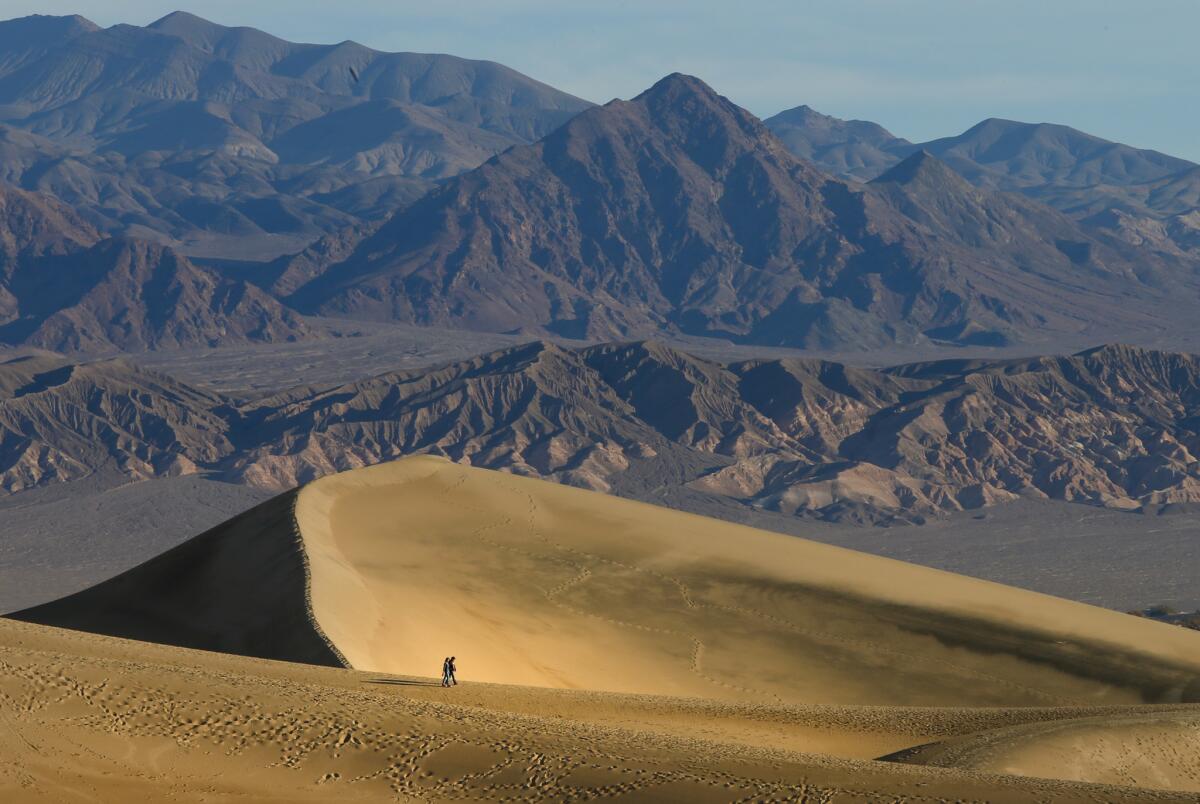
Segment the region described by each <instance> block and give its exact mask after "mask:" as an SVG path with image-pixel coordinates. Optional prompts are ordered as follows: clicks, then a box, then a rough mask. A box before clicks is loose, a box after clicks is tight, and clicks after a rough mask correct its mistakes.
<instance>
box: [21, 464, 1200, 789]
mask: <svg viewBox="0 0 1200 804" xmlns="http://www.w3.org/2000/svg"><path fill="white" fill-rule="evenodd" d="M293 504H294V506H295V510H294V518H293V517H292V516H291V513H290V512H291V510H292V506H293ZM256 577H258V578H261V579H262V582H261V583H255V578H256ZM239 607H241V608H242V609H246V611H245V613H244V615H242V616H239V614H238V609H239ZM251 609H252V610H251ZM22 619H27V620H32V622H19V621H16V620H0V801H2V802H8V801H14V802H21V801H105V802H107V801H122V802H123V801H131V800H139V799H140V800H145V801H159V800H176V801H279V802H284V801H330V800H339V801H340V800H346V801H426V800H428V801H455V800H471V801H498V800H505V801H590V800H597V799H605V800H609V799H615V800H618V801H622V802H625V801H629V802H637V801H697V802H706V801H712V802H723V801H743V802H749V801H812V802H867V801H881V800H882V801H907V802H943V801H1067V802H1071V801H1088V802H1110V801H1111V802H1126V801H1128V802H1133V801H1197V800H1198V799H1200V783H1198V781H1197V775H1196V771H1195V769H1196V768H1198V767H1200V704H1197V703H1195V701H1196V700H1197V698H1198V697H1200V695H1198V692H1200V687H1198V682H1197V678H1198V677H1200V635H1198V634H1196V633H1194V632H1189V631H1185V630H1184V629H1180V628H1176V627H1172V626H1167V625H1162V624H1159V623H1153V622H1149V621H1146V620H1143V619H1139V618H1135V617H1130V616H1128V615H1123V614H1119V613H1115V612H1111V611H1105V610H1101V609H1096V608H1093V607H1090V606H1085V605H1081V604H1077V603H1071V602H1068V601H1065V600H1059V599H1056V598H1051V597H1047V596H1044V595H1038V594H1034V593H1030V592H1025V591H1022V590H1018V589H1013V588H1009V587H1004V586H1000V585H997V584H992V583H987V582H984V581H979V580H974V579H971V578H966V577H962V576H956V575H952V574H948V573H944V572H939V571H935V570H931V569H926V568H922V567H917V566H913V565H908V564H904V563H900V562H895V561H890V560H887V559H883V558H877V557H872V556H867V555H864V554H860V553H856V552H852V551H848V550H842V549H839V548H834V547H829V546H825V545H820V544H816V543H813V542H808V541H805V540H803V539H797V538H794V537H790V536H781V535H777V534H772V533H766V532H763V531H757V530H753V529H749V528H743V527H738V526H735V525H730V524H728V523H723V522H718V521H715V520H709V519H705V518H702V517H696V516H691V515H687V514H682V513H679V512H675V511H670V510H667V509H661V508H656V507H654V506H649V505H643V504H639V503H634V502H630V501H627V500H622V499H618V498H613V497H608V496H605V495H601V494H596V493H592V492H586V491H581V490H577V489H571V488H566V487H562V486H557V485H554V484H551V483H546V482H543V481H537V480H530V479H525V478H520V477H516V476H513V475H510V474H504V473H498V472H490V471H485V470H479V469H472V468H469V467H464V466H461V465H457V464H453V463H450V462H447V461H444V460H440V459H436V458H410V459H405V460H403V461H398V462H395V463H392V464H386V465H381V466H378V467H372V468H369V469H362V470H356V471H353V472H348V473H343V474H340V475H333V476H329V477H326V478H324V479H322V480H319V481H317V482H315V483H312V484H310V485H308V486H306V487H305V488H304V489H302V490H301V491H300V493H299V494H298V495H297V494H294V493H293V494H289V495H284V496H282V497H280V498H279V499H278V501H277V502H276V503H268V504H265V505H264V506H260V507H259V508H257V509H254V510H253V511H251V512H248V513H247V514H245V515H243V516H241V517H239V518H237V519H235V520H232V521H231V522H230V523H228V526H227V527H223V528H218V529H215V530H214V531H209V532H208V533H206V534H203V535H202V536H200V537H198V538H197V539H195V540H193V541H192V542H189V543H187V544H185V545H182V546H181V547H180V548H176V549H175V550H173V551H171V552H170V553H167V554H164V555H163V556H159V557H156V558H155V559H152V560H150V561H148V562H146V564H144V565H142V566H141V567H138V568H135V569H134V570H131V571H129V572H127V573H124V574H123V575H121V576H119V577H118V578H116V579H113V580H112V581H109V582H106V583H104V584H100V585H98V586H97V587H94V588H93V589H92V590H87V591H86V592H84V593H80V594H78V595H75V596H72V597H69V598H65V599H63V600H61V601H57V602H56V603H54V604H51V605H48V606H45V607H39V609H36V610H30V612H26V613H24V616H23V617H22ZM55 621H58V622H60V623H70V624H72V625H73V627H75V628H80V629H83V630H65V629H61V628H55V627H52V626H51V625H47V624H44V623H53V622H55ZM272 623H275V624H276V625H275V626H274V628H273V629H272V625H271V624H272ZM84 630H87V631H100V632H102V633H109V634H112V633H120V634H123V635H125V636H134V637H136V638H137V639H155V640H159V641H168V638H175V637H177V639H176V641H177V642H178V643H179V644H193V645H206V646H210V647H213V646H215V647H219V648H220V649H221V650H244V651H246V652H251V651H260V652H259V653H258V654H257V655H260V656H261V655H270V654H272V653H273V652H274V655H277V656H288V657H289V658H303V660H304V661H309V660H310V659H308V658H304V657H309V656H311V657H314V658H313V659H312V660H314V661H323V662H326V663H334V662H336V661H338V660H339V659H341V660H344V661H345V662H346V663H347V664H348V665H349V666H350V668H352V669H343V668H338V667H320V666H315V665H309V664H299V663H286V662H279V661H271V660H268V659H261V658H250V657H249V656H244V655H243V656H237V655H230V654H227V653H216V652H206V651H198V650H192V649H188V648H185V647H168V646H166V645H162V644H151V643H150V642H145V641H133V640H132V639H118V638H115V637H113V636H102V635H99V634H97V633H84V632H83V631H84ZM446 655H455V656H456V657H457V659H458V665H459V677H460V680H461V681H462V684H460V685H459V686H457V687H454V688H451V689H445V688H443V687H441V686H440V684H438V683H437V681H436V680H433V679H431V678H430V676H433V675H434V674H436V673H438V672H440V666H441V660H442V658H443V657H444V656H446ZM875 758H886V760H887V761H877V760H876V759H875Z"/></svg>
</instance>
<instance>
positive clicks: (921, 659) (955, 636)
mask: <svg viewBox="0 0 1200 804" xmlns="http://www.w3.org/2000/svg"><path fill="white" fill-rule="evenodd" d="M296 517H297V522H298V523H299V526H300V532H301V534H302V537H303V541H304V547H305V550H306V552H307V554H308V556H309V561H310V565H311V568H312V590H311V593H312V604H313V612H314V615H315V617H316V620H317V622H318V624H319V626H320V628H321V630H322V631H323V633H324V634H326V635H327V636H328V638H329V639H330V640H331V642H332V643H333V644H334V645H336V646H337V648H338V649H339V651H340V652H341V654H342V655H343V656H344V657H345V658H346V660H347V661H348V663H349V664H350V665H351V666H353V667H356V668H359V669H367V670H378V671H387V672H398V673H410V674H420V673H433V672H436V671H437V669H438V668H439V667H440V663H441V659H442V657H443V656H446V655H456V656H457V657H458V663H459V666H460V669H461V671H462V673H463V674H464V676H466V677H468V678H471V679H477V680H484V681H492V682H500V683H512V684H529V685H536V686H545V687H559V688H567V689H572V688H579V689H593V690H608V691H615V692H636V693H652V694H663V695H689V696H700V697H707V698H719V699H726V700H741V701H751V702H762V703H824V704H882V705H897V704H898V705H935V706H980V705H986V706H992V705H1062V704H1070V705H1079V704H1100V703H1112V704H1128V703H1141V702H1169V701H1187V700H1194V699H1196V698H1197V697H1198V696H1200V684H1198V682H1197V678H1198V676H1200V635H1197V634H1195V633H1190V632H1186V631H1184V630H1183V629H1178V628H1172V627H1169V626H1164V625H1160V624H1157V623H1149V622H1145V621H1143V620H1140V619H1137V618H1133V617H1129V616H1127V615H1123V614H1118V613H1115V612H1111V611H1106V610H1102V609H1097V608H1093V607H1090V606H1085V605H1082V604H1077V603H1071V602H1068V601H1064V600H1059V599H1055V598H1051V597H1047V596H1044V595H1038V594H1035V593H1031V592H1025V591H1021V590H1017V589H1013V588H1010V587H1003V586H999V585H996V584H991V583H987V582H983V581H978V580H974V579H970V578H966V577H962V576H955V575H951V574H948V573H943V572H939V571H936V570H931V569H927V568H923V567H917V566H914V565H909V564H903V563H900V562H895V561H891V560H887V559H882V558H877V557H872V556H867V555H864V554H861V553H856V552H852V551H847V550H842V549H839V548H834V547H829V546H826V545H820V544H816V543H813V542H808V541H806V540H803V539H796V538H793V537H788V536H782V535H778V534H772V533H767V532H764V531H757V530H753V529H750V528H745V527H739V526H735V525H730V524H727V523H724V522H719V521H716V520H711V519H706V518H703V517H697V516H692V515H688V514H682V513H678V512H675V511H670V510H667V509H662V508H657V507H654V506H650V505H645V504H642V503H636V502H631V501H627V500H622V499H615V498H612V497H607V496H604V495H599V494H596V493H593V492H587V491H582V490H579V489H573V488H568V487H564V486H559V485H554V484H550V483H545V482H543V481H539V480H532V479H527V478H521V477H516V476H513V475H508V474H503V473H497V472H491V471H485V470H479V469H473V468H470V467H464V466H461V465H458V464H453V463H450V462H448V461H445V460H441V459H438V458H430V457H420V458H410V459H405V460H402V461H398V462H394V463H391V464H384V465H380V466H376V467H371V468H368V469H363V470H357V471H354V472H347V473H343V474H340V475H333V476H329V477H326V478H324V479H322V480H319V481H317V482H315V483H312V484H310V485H309V486H307V487H305V488H304V489H303V490H302V491H301V492H300V495H299V497H298V500H297V505H296Z"/></svg>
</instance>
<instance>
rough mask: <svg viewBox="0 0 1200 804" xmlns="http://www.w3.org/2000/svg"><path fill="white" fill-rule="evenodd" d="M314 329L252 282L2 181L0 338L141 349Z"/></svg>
mask: <svg viewBox="0 0 1200 804" xmlns="http://www.w3.org/2000/svg"><path fill="white" fill-rule="evenodd" d="M313 334H314V333H313V331H312V329H311V328H310V327H309V325H308V324H306V323H305V322H304V321H303V320H302V319H301V318H300V316H298V315H296V314H295V313H294V312H292V311H291V310H289V309H287V308H286V307H284V306H283V305H282V304H280V303H279V302H278V301H276V300H275V299H274V298H273V297H271V296H270V295H268V294H267V293H266V292H265V291H263V290H261V289H259V288H258V287H256V286H254V285H251V284H249V283H248V282H246V281H243V280H239V279H235V278H229V277H226V276H224V275H222V274H220V273H218V272H216V271H213V270H210V269H207V268H203V267H199V266H197V265H195V264H194V263H192V262H191V261H189V260H188V259H187V258H186V257H184V256H182V255H181V254H179V253H177V252H176V251H174V250H172V249H170V248H167V247H164V246H161V245H158V244H156V243H150V242H147V241H141V240H134V239H128V238H102V237H101V235H100V234H99V233H98V232H97V231H96V230H95V229H94V228H92V227H91V226H90V225H88V224H87V223H85V222H84V221H82V220H80V219H79V217H78V216H76V215H75V213H74V212H73V211H72V210H71V209H70V208H68V207H66V206H65V205H63V204H61V203H60V202H57V201H55V200H54V199H52V198H49V197H47V196H43V195H40V194H36V193H29V192H25V191H22V190H17V189H15V188H11V187H6V186H4V185H2V184H0V343H4V344H7V345H25V346H36V347H41V348H45V349H52V350H58V351H74V352H105V351H113V350H134V351H140V350H145V349H157V348H163V347H170V346H211V345H215V344H217V343H237V342H245V341H287V340H296V339H298V338H305V337H309V336H311V335H313Z"/></svg>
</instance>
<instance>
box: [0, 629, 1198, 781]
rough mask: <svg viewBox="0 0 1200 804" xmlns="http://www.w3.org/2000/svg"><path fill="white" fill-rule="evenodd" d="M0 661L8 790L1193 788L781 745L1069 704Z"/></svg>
mask: <svg viewBox="0 0 1200 804" xmlns="http://www.w3.org/2000/svg"><path fill="white" fill-rule="evenodd" d="M0 670H2V671H3V672H2V673H0V726H2V727H0V800H2V801H5V802H26V801H28V802H63V801H81V802H82V801H105V802H110V801H111V802H124V801H135V800H144V801H162V800H171V801H183V802H200V801H208V802H212V801H243V802H244V801H273V802H300V801H334V800H337V801H425V800H429V801H464V800H465V801H492V800H508V801H588V800H595V799H600V798H603V799H606V800H608V799H614V800H617V801H621V802H639V801H696V802H725V801H814V802H839V803H840V802H869V801H895V800H904V801H908V802H948V801H991V802H1023V801H1036V800H1040V801H1050V800H1053V801H1061V802H1135V801H1138V802H1140V801H1164V802H1166V801H1171V802H1182V801H1194V800H1195V796H1194V794H1190V793H1181V792H1170V791H1148V790H1144V789H1138V788H1131V787H1128V786H1109V785H1093V784H1078V783H1072V782H1055V781H1046V780H1038V779H1025V778H1020V777H1015V776H1003V775H997V774H993V773H980V772H977V771H973V770H959V769H955V768H950V769H944V768H927V767H920V766H911V765H906V764H901V763H891V762H871V761H865V760H861V759H842V758H837V757H834V756H820V755H816V754H809V753H802V752H799V751H797V750H795V749H794V748H792V747H791V746H790V745H785V743H786V742H787V738H786V737H785V735H789V734H792V735H800V734H801V731H802V730H801V729H799V728H798V727H800V726H804V727H805V728H807V730H808V731H809V732H810V733H811V734H812V735H814V737H812V738H807V739H808V740H809V744H810V745H812V746H814V747H815V746H819V745H820V744H821V740H820V737H819V735H821V734H822V733H828V734H829V735H831V738H830V739H832V740H836V741H845V740H846V738H847V737H848V736H850V735H852V734H854V733H855V732H858V733H860V734H863V735H864V737H865V736H867V735H869V734H872V733H874V734H890V735H891V736H892V738H893V739H894V738H896V737H898V736H900V735H901V734H903V733H905V732H907V734H905V735H904V737H903V739H906V740H908V741H911V742H928V739H927V737H928V734H929V733H931V732H939V731H940V732H949V733H955V732H960V731H961V730H963V729H969V728H973V727H977V726H981V725H982V726H987V725H993V726H995V725H996V724H998V723H1006V722H1007V723H1011V722H1021V721H1022V720H1026V721H1028V720H1033V721H1035V722H1040V721H1041V720H1042V719H1045V718H1050V719H1053V718H1061V717H1066V716H1069V715H1070V714H1071V713H1070V712H1069V711H1067V710H1043V709H1029V710H979V711H974V712H972V711H960V710H939V709H931V710H903V709H870V708H868V709H862V708H821V707H816V708H808V707H767V706H751V707H746V706H743V705H738V704H732V703H723V702H718V701H702V700H687V699H682V700H681V699H671V698H662V697H651V696H621V695H613V694H607V693H597V692H576V691H567V690H549V689H538V688H520V687H506V686H500V685H490V684H478V683H470V684H463V685H461V686H459V687H458V688H455V689H451V690H445V689H442V688H441V687H440V686H438V685H437V683H436V682H435V681H433V680H432V679H428V678H407V677H397V676H381V675H379V674H373V673H364V672H360V671H351V670H341V669H334V668H322V667H314V666H308V665H301V664H287V663H282V662H272V661H266V660H261V659H249V658H244V657H237V656H228V655H222V654H216V653H205V652H200V651H193V650H188V649H181V648H172V647H166V646H160V645H151V644H147V643H139V642H133V641H126V640H121V639H116V638H112V637H102V636H97V635H92V634H82V633H79V632H74V631H66V630H60V629H55V628H50V627H47V626H38V625H30V624H26V623H19V622H15V621H8V620H0ZM1195 709H1196V708H1195V707H1174V708H1173V710H1174V711H1188V710H1190V711H1192V712H1193V713H1194V712H1195ZM1122 711H1125V712H1143V713H1147V712H1156V711H1160V710H1157V709H1153V708H1151V707H1140V708H1135V709H1124V710H1122ZM1051 722H1054V721H1053V720H1051ZM796 739H802V738H800V737H796Z"/></svg>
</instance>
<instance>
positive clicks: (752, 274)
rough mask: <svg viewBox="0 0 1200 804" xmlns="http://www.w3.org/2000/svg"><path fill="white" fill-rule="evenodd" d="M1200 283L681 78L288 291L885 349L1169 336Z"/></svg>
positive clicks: (573, 332) (941, 174) (541, 323)
mask: <svg viewBox="0 0 1200 804" xmlns="http://www.w3.org/2000/svg"><path fill="white" fill-rule="evenodd" d="M1194 283H1195V278H1194V276H1193V271H1192V269H1191V267H1190V266H1184V265H1181V264H1180V263H1178V262H1176V261H1173V260H1172V259H1170V258H1168V257H1164V256H1162V255H1157V256H1156V255H1153V254H1146V253H1143V252H1140V251H1137V250H1135V249H1133V248H1132V247H1130V246H1128V244H1125V243H1123V242H1121V241H1119V240H1117V239H1116V238H1108V237H1104V236H1098V235H1096V234H1095V233H1093V232H1091V231H1089V230H1086V229H1084V228H1083V227H1081V226H1080V225H1079V224H1077V223H1076V222H1074V221H1072V220H1070V219H1069V218H1067V217H1066V216H1064V215H1061V214H1059V213H1056V212H1054V211H1053V210H1051V209H1048V208H1045V207H1042V206H1040V205H1038V204H1036V203H1033V202H1030V201H1026V200H1024V199H1022V198H1020V197H1017V196H1009V195H1007V194H1000V193H993V192H989V191H985V190H980V189H978V188H975V187H972V186H971V185H970V184H968V183H967V182H966V181H964V180H963V179H962V178H961V177H959V176H958V175H957V174H956V173H954V171H952V170H950V169H948V168H946V167H945V166H944V165H942V164H941V163H940V161H939V160H937V159H935V158H933V157H931V156H930V155H929V154H927V153H926V152H923V151H922V152H918V153H916V154H914V155H913V156H911V157H909V158H908V159H907V160H905V162H903V163H902V164H900V165H897V166H896V167H895V168H893V169H892V170H891V171H889V172H888V173H886V174H885V175H884V176H881V177H879V178H878V179H876V180H875V181H874V182H872V183H871V184H869V185H867V186H862V185H861V184H853V185H852V184H847V183H845V182H842V181H840V180H837V179H833V178H831V177H830V176H828V175H827V174H824V173H821V172H819V171H817V170H815V169H814V168H813V167H812V166H811V165H810V164H809V163H807V162H804V161H802V160H799V159H796V158H795V157H793V156H792V155H791V154H789V153H788V152H787V150H786V149H785V148H784V147H783V145H782V144H781V143H780V142H779V141H778V140H777V139H776V138H775V137H774V136H773V135H772V134H771V133H770V132H769V131H768V130H767V129H766V128H765V127H764V126H763V125H762V124H761V123H760V122H759V121H758V120H757V119H756V118H754V117H753V116H752V115H750V114H749V113H748V112H746V111H745V110H743V109H741V108H739V107H737V106H736V105H734V104H733V103H731V102H730V101H728V100H727V99H725V98H723V97H721V96H719V95H717V94H716V93H715V92H713V91H712V90H711V89H710V88H709V87H708V86H706V85H705V84H704V83H703V82H701V81H699V80H697V79H695V78H692V77H689V76H682V75H673V76H669V77H667V78H665V79H663V80H662V81H660V82H659V83H658V84H656V85H655V86H654V87H652V88H651V89H649V90H647V91H646V92H645V93H643V94H642V95H640V96H638V97H637V98H635V99H634V100H632V101H613V102H612V103H609V104H607V105H605V106H603V107H599V108H594V109H590V110H588V111H586V112H584V113H582V114H580V115H579V116H578V117H576V118H574V119H573V120H571V121H570V122H569V123H567V124H566V125H564V126H563V127H562V128H560V129H558V130H557V131H555V132H553V133H552V134H550V135H549V136H547V137H546V138H545V139H543V140H541V141H539V142H537V143H535V144H534V145H530V146H524V147H517V148H513V149H511V150H509V151H506V152H505V153H503V154H501V155H500V156H497V157H495V158H494V159H492V160H490V161H489V162H488V163H486V164H485V165H483V166H482V167H480V168H478V169H476V170H474V171H470V172H469V173H466V174H464V175H462V176H460V177H458V178H456V179H453V180H451V181H449V182H447V183H446V184H445V185H444V186H443V187H441V188H439V189H437V190H435V191H433V192H431V193H430V194H429V195H427V196H425V197H424V198H422V199H421V200H420V201H418V202H416V203H414V204H413V205H412V206H410V207H407V208H406V209H404V210H403V211H401V212H400V213H398V214H397V215H396V216H394V217H393V218H392V219H391V220H390V221H388V222H387V223H385V224H384V225H383V226H382V227H380V228H379V229H378V230H377V231H375V232H374V234H372V235H370V236H369V237H366V238H365V239H364V240H363V241H362V242H361V243H360V244H359V246H358V247H357V248H356V249H355V250H354V251H353V252H352V253H350V255H349V256H348V257H346V258H345V259H344V260H343V261H342V262H340V263H338V264H335V265H332V266H329V267H326V268H325V269H324V270H323V272H321V273H320V274H319V275H317V276H315V278H314V279H313V280H312V281H310V282H308V283H307V284H305V285H302V286H301V287H299V289H298V290H296V291H295V292H294V293H293V294H292V295H291V296H289V297H288V299H287V300H288V301H289V303H291V304H293V305H295V306H297V307H298V308H299V309H301V310H303V311H305V312H310V313H318V314H325V315H335V316H344V317H356V318H365V319H377V320H396V321H403V322H408V323H417V324H432V325H442V326H458V327H466V328H470V329H478V330H485V331H500V332H505V331H512V330H524V331H530V332H539V331H541V332H550V333H554V334H557V335H562V336H569V337H579V338H597V339H603V338H612V337H630V336H635V337H636V336H646V335H656V336H657V335H661V334H686V335H696V336H713V337H721V338H727V339H730V340H734V341H739V342H745V343H754V344H766V345H789V346H802V347H839V348H870V347H874V346H878V345H882V344H888V343H910V344H911V343H923V342H924V343H928V342H931V341H949V342H954V343H973V344H974V343H987V344H1003V343H1008V342H1012V341H1033V342H1036V341H1038V340H1047V339H1050V338H1052V337H1056V336H1058V335H1061V334H1064V333H1069V334H1078V333H1080V332H1086V331H1089V330H1093V329H1097V328H1099V327H1101V326H1102V327H1103V329H1104V331H1105V332H1106V333H1110V334H1111V333H1112V332H1135V331H1142V332H1144V331H1145V330H1147V329H1150V330H1154V329H1160V328H1162V327H1165V326H1168V324H1167V321H1166V320H1164V319H1162V318H1160V316H1164V314H1165V311H1166V306H1164V305H1163V304H1162V299H1163V298H1164V293H1163V291H1164V289H1165V288H1175V290H1176V291H1179V289H1180V288H1183V291H1182V293H1181V294H1180V295H1179V297H1180V298H1183V297H1184V296H1187V297H1191V296H1192V295H1194V294H1195V293H1196V289H1195V287H1194ZM1189 294H1190V295H1189ZM1118 300H1119V301H1118ZM1180 314H1182V313H1180Z"/></svg>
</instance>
